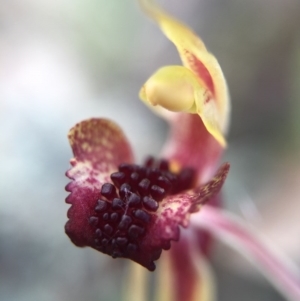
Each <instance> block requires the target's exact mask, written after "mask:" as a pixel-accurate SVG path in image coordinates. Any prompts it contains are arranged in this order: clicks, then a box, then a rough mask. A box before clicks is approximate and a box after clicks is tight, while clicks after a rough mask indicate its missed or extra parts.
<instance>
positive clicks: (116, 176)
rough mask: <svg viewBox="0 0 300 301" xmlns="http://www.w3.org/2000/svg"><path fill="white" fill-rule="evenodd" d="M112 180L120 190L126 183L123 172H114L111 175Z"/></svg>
mask: <svg viewBox="0 0 300 301" xmlns="http://www.w3.org/2000/svg"><path fill="white" fill-rule="evenodd" d="M110 178H111V180H112V181H113V183H114V184H115V185H116V186H117V187H118V188H119V187H121V185H122V184H123V183H125V182H126V175H125V173H123V172H114V173H113V174H111V175H110Z"/></svg>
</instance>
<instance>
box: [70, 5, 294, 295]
mask: <svg viewBox="0 0 300 301" xmlns="http://www.w3.org/2000/svg"><path fill="white" fill-rule="evenodd" d="M140 4H141V6H142V8H143V9H144V11H145V12H146V13H147V14H148V15H149V16H150V17H151V18H152V19H153V20H154V21H155V22H156V23H157V24H158V25H159V27H160V28H161V30H162V31H163V33H164V34H165V35H166V36H167V37H168V38H169V40H170V41H172V42H173V43H174V45H175V46H176V47H177V49H178V52H179V55H180V57H181V59H182V63H183V66H167V67H163V68H161V69H159V70H158V71H157V72H156V73H155V74H154V75H153V76H151V77H150V79H149V80H148V81H147V82H146V83H145V84H144V85H143V87H142V88H141V91H140V98H141V99H142V100H143V101H144V102H145V103H146V104H147V105H148V106H149V107H150V108H152V109H153V110H154V111H156V112H157V113H158V114H160V115H161V116H162V117H163V118H165V119H166V120H167V121H168V122H169V124H170V129H171V132H170V136H169V139H168V141H167V142H166V144H165V147H164V149H163V151H162V154H161V158H162V159H154V158H152V157H149V158H148V159H147V160H146V161H145V163H144V164H142V165H138V164H136V163H134V159H133V152H132V149H131V147H130V145H129V143H128V141H127V138H126V137H125V135H124V133H123V132H122V129H121V128H120V127H119V126H118V125H116V124H115V123H114V122H113V121H110V120H107V119H100V118H98V119H97V118H94V119H89V120H85V121H82V122H80V123H78V124H77V125H75V126H74V127H73V128H72V129H71V130H70V132H69V141H70V144H71V147H72V150H73V153H74V158H73V159H71V166H72V167H71V169H70V170H68V171H67V173H66V175H67V176H68V177H69V178H70V179H71V180H72V181H71V182H70V183H69V184H68V185H67V187H66V190H67V191H69V192H70V194H69V196H68V197H67V199H66V202H67V203H69V204H71V207H70V208H69V210H68V218H69V220H68V222H67V223H66V226H65V231H66V233H67V235H68V236H69V237H70V239H71V241H72V242H73V243H74V244H75V245H76V246H79V247H84V246H89V247H92V248H93V249H95V250H97V251H100V252H102V253H105V254H107V255H110V256H111V257H113V258H128V259H131V260H132V261H134V262H135V263H134V266H133V269H132V272H131V275H130V276H129V277H127V278H128V280H129V282H128V283H127V284H126V292H125V294H124V298H125V299H128V300H133V301H135V300H139V301H144V300H147V294H146V282H145V281H146V279H145V277H146V276H147V274H148V273H149V272H148V271H147V269H148V270H150V271H154V270H155V263H154V261H156V260H158V259H159V258H160V256H161V254H162V251H163V250H168V251H167V252H163V255H162V258H161V260H160V261H161V265H160V267H159V274H160V276H159V279H160V281H159V285H158V289H157V294H156V300H163V301H168V300H170V301H171V300H173V301H174V300H178V301H179V300H187V301H194V300H213V299H214V291H215V290H214V286H213V281H212V277H211V273H210V269H209V265H208V263H207V258H208V253H209V247H210V241H211V237H210V234H213V235H215V236H217V237H220V238H221V239H223V240H225V241H226V242H229V243H230V245H232V246H234V247H235V246H240V248H238V249H239V250H240V249H241V248H242V249H244V250H246V253H247V254H248V255H249V256H250V258H251V259H252V260H253V261H254V262H256V263H258V264H259V265H260V266H261V267H263V268H264V269H263V270H264V272H265V273H266V274H267V276H268V277H269V279H270V280H272V281H273V283H274V284H275V285H276V287H278V288H279V289H280V290H281V291H282V292H283V293H284V295H286V296H287V297H288V298H289V299H290V300H299V299H300V289H299V285H298V283H299V282H298V280H297V278H296V276H295V275H294V273H293V272H292V271H291V269H290V268H288V265H287V264H285V263H284V261H282V260H281V259H279V257H278V256H277V255H274V254H273V252H271V251H270V250H269V249H268V248H267V247H265V246H264V244H263V243H261V241H260V240H259V239H258V238H257V237H256V235H253V234H251V231H249V230H248V229H247V228H245V227H244V226H243V225H241V224H240V223H239V222H236V221H235V219H232V218H230V217H228V216H227V215H226V213H224V212H223V211H221V209H219V207H220V196H219V195H218V193H219V191H220V189H221V187H222V185H223V183H224V181H225V179H226V176H227V173H228V171H229V164H228V163H225V164H223V165H222V166H221V167H219V169H217V164H218V161H219V158H220V156H221V154H222V151H223V149H224V147H225V146H226V141H225V138H224V136H225V135H226V131H227V127H228V120H229V111H230V106H229V97H228V91H227V86H226V82H225V79H224V76H223V73H222V71H221V68H220V66H219V64H218V62H217V60H216V59H215V57H214V56H213V55H212V54H210V53H209V52H208V51H207V49H206V47H205V45H204V44H203V42H202V41H201V40H200V38H198V37H197V36H196V35H195V34H194V33H193V32H192V31H191V30H190V29H189V28H188V27H186V26H185V25H184V24H182V23H180V22H178V21H177V20H175V19H174V18H172V17H171V16H169V15H168V14H166V13H165V12H163V11H162V10H161V9H159V8H158V7H157V6H156V5H155V4H154V3H152V2H150V1H146V0H145V1H140ZM206 203H208V204H206ZM204 204H206V205H205V206H203V205H204ZM202 207H203V208H202ZM200 209H201V210H200ZM209 233H210V234H209ZM171 242H172V244H171ZM136 263H138V264H139V265H137V264H136ZM145 268H146V269H145Z"/></svg>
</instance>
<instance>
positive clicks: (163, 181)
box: [157, 176, 172, 193]
mask: <svg viewBox="0 0 300 301" xmlns="http://www.w3.org/2000/svg"><path fill="white" fill-rule="evenodd" d="M157 185H158V186H160V187H162V188H163V189H164V190H165V191H166V193H168V192H169V191H170V189H171V188H172V183H171V182H170V180H169V179H168V178H167V177H165V176H160V177H159V178H158V179H157Z"/></svg>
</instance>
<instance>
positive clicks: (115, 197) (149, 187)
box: [66, 119, 229, 271]
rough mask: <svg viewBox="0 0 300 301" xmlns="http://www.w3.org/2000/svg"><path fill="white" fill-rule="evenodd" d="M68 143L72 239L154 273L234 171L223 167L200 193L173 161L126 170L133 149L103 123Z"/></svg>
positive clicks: (74, 134)
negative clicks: (193, 216) (182, 230)
mask: <svg viewBox="0 0 300 301" xmlns="http://www.w3.org/2000/svg"><path fill="white" fill-rule="evenodd" d="M69 139H70V143H71V145H72V148H73V152H74V156H75V158H74V159H72V160H71V164H72V166H73V167H72V168H71V169H70V170H69V171H68V172H67V176H68V177H69V178H70V179H72V180H73V181H72V182H71V183H70V184H69V185H67V188H66V189H67V190H68V191H70V192H71V194H70V195H69V197H68V198H67V202H68V203H70V204H71V205H72V206H71V208H70V209H69V211H68V217H69V221H68V223H67V224H66V233H67V234H68V235H69V237H70V238H71V240H72V241H73V242H74V243H75V244H76V245H77V246H81V247H82V246H90V247H92V248H94V249H96V250H98V251H100V252H103V253H105V254H108V255H111V256H112V257H113V258H116V257H124V258H130V259H132V260H134V261H136V262H138V263H140V264H141V265H143V266H145V267H146V268H147V269H149V270H151V271H153V270H154V269H155V264H154V261H155V260H157V259H158V258H159V257H160V255H161V252H162V250H163V249H164V250H168V249H170V247H171V244H170V242H171V240H178V239H179V225H181V226H184V227H187V226H188V220H189V215H190V214H191V213H193V212H196V211H198V210H199V209H200V207H201V205H202V204H204V203H205V202H207V201H208V200H209V199H210V198H211V197H213V196H214V195H215V194H216V193H218V192H219V190H220V188H221V186H222V185H223V182H224V180H225V178H226V175H227V173H228V169H229V165H228V164H225V165H223V166H222V167H221V168H220V170H219V171H218V172H217V174H216V176H215V177H214V178H212V179H211V181H209V182H208V183H206V184H205V185H201V186H197V185H196V177H195V175H196V173H195V170H194V169H193V168H191V167H182V168H181V169H180V170H178V171H176V172H173V171H172V165H171V164H170V165H169V162H168V161H166V160H154V159H153V158H149V159H148V160H147V161H146V162H145V164H144V165H142V166H139V165H136V164H132V163H126V162H130V161H129V159H130V158H131V150H130V146H129V145H128V143H127V140H126V138H125V136H124V134H123V133H122V131H121V130H120V129H119V128H118V127H117V126H116V125H115V124H114V123H113V122H111V121H108V120H104V119H91V120H86V121H83V122H81V123H79V124H77V125H76V126H75V127H74V128H73V129H71V131H70V134H69ZM120 150H122V151H124V154H121V153H120ZM124 159H125V160H124ZM126 159H127V160H126ZM121 160H122V161H121ZM123 160H124V161H123Z"/></svg>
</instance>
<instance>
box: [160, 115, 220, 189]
mask: <svg viewBox="0 0 300 301" xmlns="http://www.w3.org/2000/svg"><path fill="white" fill-rule="evenodd" d="M170 126H171V128H170V136H169V139H168V140H167V143H166V145H165V147H164V150H163V153H162V155H163V156H164V157H165V158H167V159H168V160H172V161H173V160H174V161H177V162H178V163H180V164H181V165H182V166H193V167H194V168H195V170H196V172H197V174H198V181H199V183H203V181H206V180H207V178H209V177H210V176H211V175H212V173H213V172H214V171H215V170H216V167H217V166H216V164H217V162H218V161H219V158H220V156H221V154H222V152H223V148H222V146H221V145H220V144H219V143H218V142H217V141H216V139H215V138H214V137H213V136H212V135H211V134H210V133H209V132H208V131H207V130H206V128H205V126H204V124H203V122H202V120H201V118H199V116H198V115H196V114H186V113H180V114H174V115H173V117H172V118H170Z"/></svg>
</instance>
